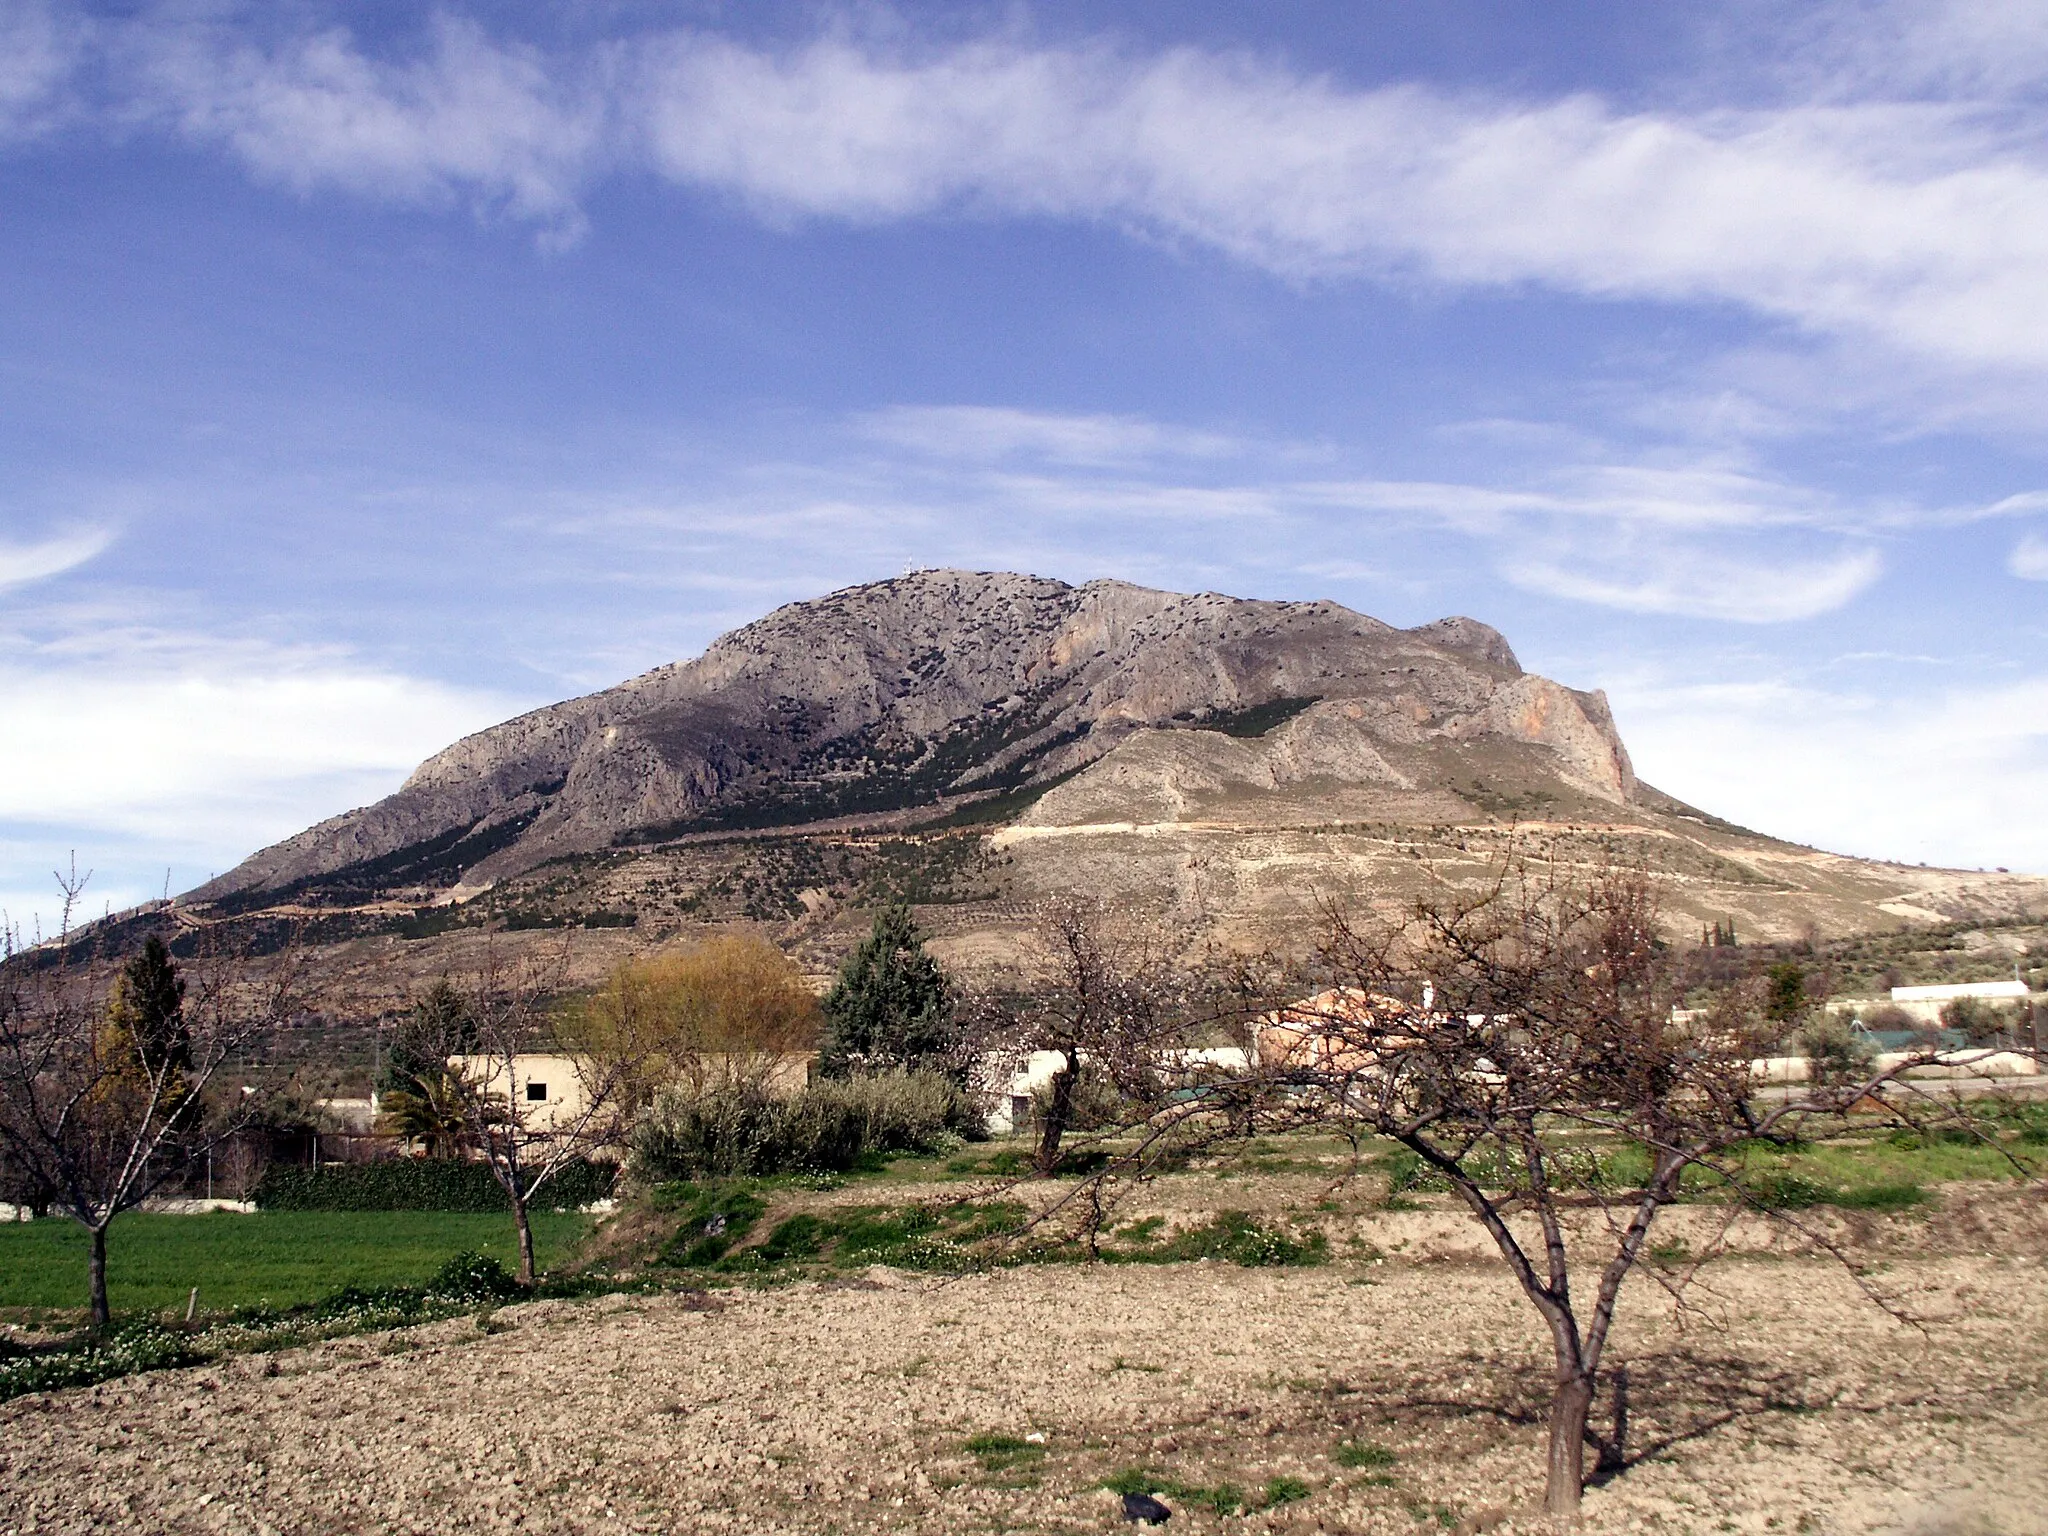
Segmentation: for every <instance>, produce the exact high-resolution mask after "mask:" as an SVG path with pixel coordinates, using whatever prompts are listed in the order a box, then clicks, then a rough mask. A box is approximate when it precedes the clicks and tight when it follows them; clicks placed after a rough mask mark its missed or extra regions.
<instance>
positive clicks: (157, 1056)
mask: <svg viewBox="0 0 2048 1536" xmlns="http://www.w3.org/2000/svg"><path fill="white" fill-rule="evenodd" d="M107 1016H108V1022H109V1023H110V1024H112V1025H113V1027H114V1028H116V1029H118V1030H120V1031H122V1032H123V1033H124V1035H125V1036H126V1038H127V1039H128V1040H130V1041H132V1042H133V1044H134V1048H135V1052H136V1054H137V1056H138V1057H139V1058H140V1060H141V1063H142V1065H143V1066H144V1067H145V1068H146V1069H149V1070H152V1071H153V1070H155V1069H157V1068H160V1067H168V1068H169V1069H170V1070H171V1071H172V1072H173V1073H182V1072H184V1071H185V1069H186V1068H188V1067H190V1066H191V1065H192V1036H191V1032H190V1031H189V1030H187V1029H186V1027H185V980H184V978H183V977H182V976H180V975H179V974H178V964H177V962H176V961H175V960H173V959H172V958H171V952H170V950H169V948H168V947H166V946H165V944H164V941H163V940H162V939H160V938H158V937H157V936H156V935H155V934H153V933H152V934H151V935H150V936H149V938H148V939H147V940H146V941H144V943H143V946H142V952H141V953H140V954H138V955H137V956H136V957H135V958H134V959H133V960H130V961H129V962H128V963H127V964H126V965H125V966H123V967H122V968H121V975H120V979H119V980H117V981H116V982H115V983H114V995H113V998H112V1000H111V1001H110V1002H109V1004H108V1007H107Z"/></svg>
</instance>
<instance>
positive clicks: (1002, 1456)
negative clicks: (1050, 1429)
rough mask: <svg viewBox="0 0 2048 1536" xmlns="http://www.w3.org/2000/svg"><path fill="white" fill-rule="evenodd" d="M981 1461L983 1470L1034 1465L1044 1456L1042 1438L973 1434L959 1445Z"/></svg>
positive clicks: (990, 1470) (995, 1470) (1007, 1469)
mask: <svg viewBox="0 0 2048 1536" xmlns="http://www.w3.org/2000/svg"><path fill="white" fill-rule="evenodd" d="M961 1449H962V1450H964V1451H966V1452H967V1454H968V1455H970V1456H972V1457H974V1458H975V1459H976V1460H977V1461H979V1462H980V1463H981V1470H982V1471H984V1472H1007V1471H1010V1470H1012V1469H1014V1468H1016V1467H1022V1466H1036V1465H1037V1464H1038V1463H1039V1461H1040V1460H1042V1459H1043V1458H1044V1456H1045V1449H1046V1448H1045V1443H1044V1442H1043V1441H1042V1440H1025V1439H1022V1438H1020V1437H1019V1436H1017V1435H996V1434H991V1435H973V1436H970V1437H969V1438H968V1439H967V1441H966V1442H965V1444H963V1445H962V1447H961Z"/></svg>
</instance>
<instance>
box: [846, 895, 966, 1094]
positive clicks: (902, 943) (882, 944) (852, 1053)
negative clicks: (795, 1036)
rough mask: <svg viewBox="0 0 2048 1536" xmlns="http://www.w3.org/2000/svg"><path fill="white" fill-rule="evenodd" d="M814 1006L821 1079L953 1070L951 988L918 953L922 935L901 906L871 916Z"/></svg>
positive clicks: (954, 1037)
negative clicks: (821, 1018) (821, 1022)
mask: <svg viewBox="0 0 2048 1536" xmlns="http://www.w3.org/2000/svg"><path fill="white" fill-rule="evenodd" d="M820 1006H821V1007H822V1008H823V1010H824V1014H825V1042H824V1047H823V1049H822V1050H821V1051H820V1053H819V1057H818V1070H819V1072H820V1073H822V1074H823V1075H824V1076H826V1077H850V1076H852V1075H853V1074H854V1073H856V1072H886V1071H891V1070H894V1069H898V1068H902V1069H916V1068H937V1069H940V1070H944V1069H946V1068H948V1067H950V1066H952V1065H953V1063H952V1061H951V1059H950V1058H951V1054H952V1051H953V1048H954V1046H955V1044H956V1043H957V1040H958V1035H957V1032H956V1030H955V1028H954V1023H953V991H952V987H951V986H950V985H949V984H948V982H947V980H946V973H945V972H944V971H943V970H941V969H940V968H939V963H938V961H936V960H934V959H933V958H932V957H931V956H930V955H928V954H926V953H925V948H924V935H923V934H922V933H920V932H919V931H918V928H917V924H916V922H915V921H913V920H912V918H911V915H910V908H909V907H908V906H907V905H905V904H904V903H902V902H896V903H894V904H893V905H891V906H888V907H885V908H883V909H882V910H881V911H880V912H878V913H877V914H876V915H875V926H874V928H873V929H872V931H870V932H869V934H868V936H867V937H866V938H865V939H863V940H861V944H860V947H859V948H858V949H856V950H855V951H854V952H853V953H852V954H851V955H848V956H847V957H846V963H845V964H844V965H842V966H840V968H839V976H838V979H837V980H835V981H834V982H833V983H832V990H831V991H829V992H827V993H826V994H825V998H824V1001H823V1003H822V1004H821V1005H820Z"/></svg>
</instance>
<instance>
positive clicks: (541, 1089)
mask: <svg viewBox="0 0 2048 1536" xmlns="http://www.w3.org/2000/svg"><path fill="white" fill-rule="evenodd" d="M547 1097H548V1085H547V1084H546V1083H528V1084H527V1085H526V1102H527V1103H529V1104H545V1103H546V1102H547Z"/></svg>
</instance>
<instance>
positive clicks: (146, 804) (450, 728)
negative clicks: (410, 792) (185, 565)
mask: <svg viewBox="0 0 2048 1536" xmlns="http://www.w3.org/2000/svg"><path fill="white" fill-rule="evenodd" d="M516 707H517V706H516V705H515V703H514V701H512V700H510V699H506V698H503V697H500V696H496V695H492V694H488V693H482V692H478V691H473V690H466V689H460V688H453V687H449V686H447V685H445V684H440V683H433V682H427V681H422V680H420V679H417V678H409V677H404V676H401V675H398V674H395V673H391V672H386V671H379V670H376V669H373V668H367V667H363V666H360V665H356V664H352V663H351V662H350V661H349V660H348V659H347V658H346V657H345V656H337V655H334V654H329V653H322V652H295V651H279V650H274V649H271V648H267V647H262V646H248V645H241V646H230V645H220V644H214V643H208V642H204V641H195V640H191V639H186V640H183V641H182V642H178V641H171V640H165V639H163V638H162V637H158V639H157V643H154V644H141V645H136V644H130V643H126V642H125V641H123V640H121V639H116V640H114V641H113V642H111V643H107V644H103V645H94V644H92V643H90V642H89V641H87V642H82V643H80V644H76V645H67V646H61V647H53V648H48V649H45V650H43V651H41V652H39V653H34V654H25V653H24V648H23V647H21V646H19V645H17V646H15V647H14V648H13V649H12V654H11V655H10V657H9V659H8V660H7V661H6V662H4V663H0V719H5V720H6V721H7V729H6V730H5V731H4V732H0V827H4V828H5V829H7V834H8V835H7V837H6V839H5V842H6V844H7V855H8V864H9V865H10V866H11V867H10V869H9V871H8V873H7V874H6V875H5V876H4V877H0V897H4V898H5V899H7V900H10V901H12V902H13V903H14V905H13V907H12V908H11V910H12V913H13V916H14V918H15V920H16V921H17V922H20V923H26V922H28V921H30V920H31V919H33V918H35V917H38V916H39V917H40V918H41V919H42V920H44V922H45V925H46V926H48V925H49V922H50V919H51V916H52V912H53V908H52V905H51V899H50V898H51V893H52V891H53V890H54V887H52V886H50V885H49V884H48V883H47V882H46V881H45V880H43V879H42V878H41V872H42V870H43V869H46V868H47V867H48V864H47V862H46V861H47V860H48V859H52V858H59V857H61V856H62V854H63V851H64V850H67V849H76V850H77V852H78V857H79V862H80V864H81V866H97V867H98V869H99V870H100V871H101V874H100V877H99V878H98V880H97V881H96V883H95V887H94V897H93V901H92V903H91V905H92V911H93V912H94V913H95V914H96V913H97V912H98V911H99V910H100V905H101V903H102V901H112V902H113V904H114V905H116V906H117V907H118V906H122V905H125V904H127V903H129V902H132V901H134V900H137V899H140V897H141V896H144V895H153V894H157V892H158V882H159V881H160V880H161V879H162V876H163V869H164V866H165V865H166V864H171V865H174V866H176V867H177V869H178V871H179V877H178V878H179V881H180V884H181V888H182V885H184V884H190V883H194V882H196V881H197V880H198V879H201V878H203V877H204V875H205V874H206V873H207V872H209V871H212V870H225V869H227V868H229V867H231V866H232V865H233V864H235V863H237V862H238V861H240V860H241V859H242V858H244V857H246V856H247V855H248V854H250V853H253V852H254V851H255V850H256V849H257V848H258V847H260V846H262V845H264V844H267V843H269V842H273V841H275V840H277V839H278V838H281V837H286V836H289V835H290V834H292V833H294V832H297V831H299V830H301V829H302V828H304V827H306V826H309V825H311V824H312V823H314V822H316V821H319V820H321V819H323V818H325V817H327V816H331V815H334V814H336V813H337V812H340V811H343V810H347V809H349V808H350V807H352V806H356V805H361V804H364V803H367V802H369V801H371V800H375V799H377V798H379V797H381V796H383V795H386V794H389V793H390V792H391V791H392V790H394V789H396V788H397V787H398V785H399V784H400V782H401V781H402V780H403V779H404V777H405V775H406V774H407V773H408V772H409V771H410V770H411V769H412V768H413V767H414V766H415V765H416V764H417V763H419V762H420V761H421V760H422V759H423V758H425V757H427V756H429V755H430V754H432V753H434V752H436V751H439V750H440V749H441V748H442V747H444V746H446V745H448V744H449V743H450V742H452V741H454V740H456V739H457V738H458V737H460V736H462V735H464V734H466V733H468V732H470V731H474V730H478V729H481V728H482V727H484V726H486V725H489V724H491V723H493V722H495V721H497V720H501V719H504V718H505V717H507V716H508V715H510V714H512V713H515V712H516ZM24 865H25V866H26V867H25V868H24V867H23V866H24Z"/></svg>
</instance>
